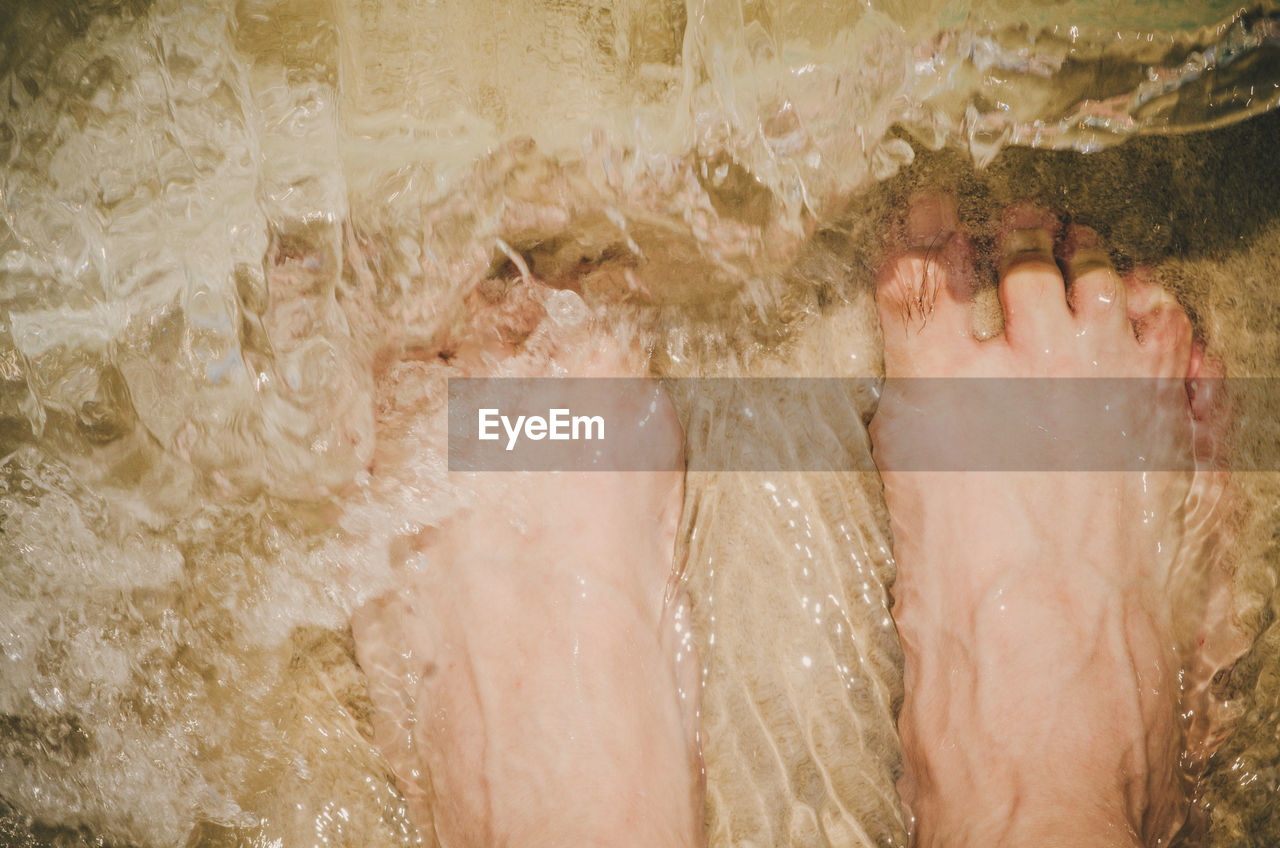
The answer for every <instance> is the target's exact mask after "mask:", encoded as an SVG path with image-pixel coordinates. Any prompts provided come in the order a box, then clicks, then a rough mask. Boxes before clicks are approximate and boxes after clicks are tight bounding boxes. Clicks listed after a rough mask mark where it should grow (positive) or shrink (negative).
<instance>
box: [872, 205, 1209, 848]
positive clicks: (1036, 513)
mask: <svg viewBox="0 0 1280 848" xmlns="http://www.w3.org/2000/svg"><path fill="white" fill-rule="evenodd" d="M906 230H907V233H906V235H907V239H908V241H909V244H908V245H906V248H907V249H905V250H904V252H902V253H901V254H899V255H897V256H896V257H894V258H893V259H892V260H891V261H890V262H889V263H888V264H887V265H886V267H885V268H884V270H883V271H882V274H881V279H880V281H879V287H878V291H877V304H878V307H879V310H880V320H881V327H882V330H883V334H884V344H885V370H886V374H887V376H888V378H889V382H888V384H887V386H886V391H885V395H884V398H883V401H882V403H881V406H880V409H879V411H878V412H877V414H876V417H875V418H874V419H873V421H872V442H873V445H874V451H875V457H876V462H877V464H878V466H879V467H880V468H881V472H882V477H883V480H884V486H885V499H886V503H887V506H888V509H889V514H890V519H891V525H892V529H893V534H894V540H895V558H896V560H897V562H898V568H899V576H898V580H897V583H896V585H895V586H894V588H893V595H894V603H895V606H894V609H893V614H894V619H895V620H896V623H897V626H898V629H899V632H900V635H901V638H902V643H903V650H904V654H905V658H906V667H905V689H906V697H905V700H904V702H903V706H902V712H901V714H900V717H899V732H900V735H901V739H902V745H903V751H904V758H905V764H906V774H905V776H904V778H903V780H902V782H901V785H900V789H901V792H902V796H903V801H904V803H905V804H906V805H907V807H908V808H909V810H910V811H911V813H912V814H913V816H914V819H915V841H916V844H917V845H919V846H946V848H961V846H1028V845H1036V846H1079V847H1080V848H1085V846H1110V845H1116V846H1120V845H1127V846H1133V845H1139V844H1146V845H1162V844H1168V842H1169V840H1170V839H1171V838H1172V837H1173V835H1174V834H1175V833H1176V831H1177V830H1178V829H1179V827H1180V826H1181V824H1182V822H1183V820H1184V818H1185V816H1186V809H1187V798H1186V792H1185V781H1184V776H1183V775H1182V773H1181V772H1180V769H1179V761H1180V758H1181V757H1182V756H1183V755H1184V744H1185V741H1186V740H1185V730H1184V728H1183V726H1182V724H1181V723H1180V720H1179V707H1180V697H1181V695H1182V693H1181V691H1180V671H1181V670H1182V668H1183V666H1184V665H1187V664H1193V658H1191V657H1189V656H1186V655H1185V654H1180V652H1179V647H1180V645H1179V642H1180V640H1179V638H1178V628H1179V625H1178V623H1177V622H1176V621H1175V619H1177V618H1178V616H1177V615H1175V611H1174V610H1173V609H1172V608H1171V607H1172V604H1171V600H1170V589H1169V585H1170V579H1171V575H1172V574H1174V573H1175V571H1177V572H1179V573H1181V574H1183V575H1184V576H1185V573H1186V571H1187V570H1188V569H1190V570H1195V569H1197V568H1201V569H1203V568H1208V567H1209V565H1210V563H1209V558H1207V557H1206V555H1205V552H1204V551H1203V550H1198V549H1194V546H1192V545H1191V542H1193V541H1196V540H1195V539H1192V538H1189V536H1188V524H1189V520H1190V518H1191V517H1192V516H1193V514H1194V520H1195V522H1196V523H1197V524H1198V525H1204V524H1206V523H1208V524H1211V523H1212V520H1213V519H1212V515H1211V514H1209V513H1208V512H1206V510H1209V508H1210V507H1211V506H1212V504H1211V503H1209V501H1207V500H1206V499H1205V498H1204V497H1202V496H1203V495H1204V494H1205V492H1206V491H1208V490H1210V489H1212V490H1213V491H1214V493H1215V495H1216V493H1217V492H1219V491H1220V490H1221V487H1220V486H1219V485H1217V482H1215V485H1214V486H1209V487H1207V486H1206V485H1205V482H1204V481H1205V479H1207V477H1206V474H1205V472H1204V471H1203V470H1202V471H1201V472H1199V473H1198V472H1196V471H1195V470H1193V469H1194V465H1195V462H1194V458H1195V451H1196V448H1197V441H1199V440H1198V439H1197V435H1196V434H1197V427H1199V428H1200V431H1201V435H1203V430H1204V422H1203V421H1201V422H1197V418H1196V416H1197V414H1201V415H1202V417H1203V413H1204V412H1205V411H1204V410H1203V409H1200V408H1198V407H1197V408H1195V409H1193V404H1192V401H1191V399H1189V396H1188V392H1187V390H1186V388H1185V386H1184V382H1185V381H1186V380H1188V378H1193V379H1194V378H1195V377H1197V376H1202V375H1203V369H1204V365H1203V357H1202V356H1200V355H1198V354H1195V352H1194V344H1193V338H1192V331H1191V323H1190V321H1189V320H1188V318H1187V316H1186V314H1185V313H1184V312H1183V310H1182V309H1181V308H1180V307H1179V306H1178V304H1177V303H1176V302H1175V301H1174V299H1173V298H1172V297H1171V296H1169V295H1168V294H1167V293H1165V292H1164V291H1163V290H1161V289H1160V288H1158V287H1157V286H1155V285H1153V284H1151V283H1149V282H1145V281H1143V280H1142V279H1140V278H1138V277H1134V276H1130V277H1129V278H1122V277H1121V276H1120V275H1119V274H1117V273H1116V271H1115V270H1114V268H1112V267H1111V264H1110V262H1109V261H1108V257H1107V254H1106V253H1105V252H1104V251H1103V250H1102V249H1100V247H1099V245H1098V240H1097V237H1096V235H1095V234H1093V233H1092V232H1091V231H1089V230H1087V229H1084V228H1078V227H1073V228H1071V229H1070V230H1069V231H1063V230H1062V229H1061V228H1060V227H1059V225H1058V222H1057V221H1056V220H1055V219H1054V218H1053V217H1052V216H1050V215H1048V214H1046V213H1043V212H1041V211H1038V210H1035V209H1032V208H1029V207H1023V208H1014V209H1011V210H1009V212H1008V213H1007V214H1006V216H1005V220H1004V223H1003V226H1002V228H1001V236H1000V239H999V242H1000V243H999V245H998V247H999V249H1000V252H1001V261H1000V264H999V269H1000V270H999V289H998V291H999V297H1000V304H1001V308H1002V311H1003V317H1004V330H1003V333H1002V334H999V335H996V336H995V337H993V338H990V339H988V340H986V341H979V340H978V339H977V338H975V336H974V333H973V329H972V327H973V324H972V317H971V308H972V306H971V294H972V292H973V291H974V289H975V279H974V274H975V271H974V263H973V260H972V256H971V251H970V249H969V246H968V243H967V241H966V239H965V238H964V236H963V235H962V234H961V232H960V231H959V230H960V223H959V221H958V220H957V216H956V212H955V206H954V203H952V202H951V201H949V200H948V199H946V198H937V197H935V198H930V199H927V200H924V201H922V202H920V203H917V204H916V205H915V207H914V208H913V209H912V210H911V212H910V214H909V216H908V220H907V226H906ZM1193 354H1195V355H1194V356H1193ZM1095 377H1106V378H1126V379H1125V380H1123V381H1108V382H1110V383H1111V384H1112V385H1113V386H1114V387H1115V388H1114V390H1108V391H1109V394H1108V395H1107V396H1106V402H1105V403H1103V404H1100V405H1098V406H1089V405H1087V404H1080V403H1077V404H1075V405H1074V406H1070V407H1069V408H1067V407H1061V406H1059V407H1058V408H1057V409H1053V408H1052V406H1041V405H1040V404H1039V403H1038V402H1036V401H1035V400H1034V399H1035V398H1036V397H1038V395H1037V394H1036V393H1037V392H1040V391H1042V387H1043V386H1049V387H1053V386H1062V385H1065V383H1063V381H1061V380H1060V379H1059V378H1095ZM895 378H943V379H940V380H896V379H895ZM952 378H987V379H984V380H978V381H974V380H969V381H968V382H965V381H963V380H958V379H952ZM1025 378H1052V380H1053V382H1052V383H1050V382H1049V381H1048V380H1047V379H1044V380H1038V381H1031V380H1027V379H1025ZM1078 384H1079V385H1087V386H1097V385H1101V383H1100V382H1097V383H1095V382H1088V381H1079V382H1078ZM1011 395H1012V396H1014V397H1011ZM1082 396H1090V397H1094V398H1097V397H1100V396H1101V395H1100V394H1098V393H1097V392H1096V391H1095V392H1093V393H1092V394H1088V393H1086V395H1082ZM1028 398H1030V399H1032V401H1030V402H1029V401H1028ZM1005 403H1008V404H1009V405H1008V410H1016V414H1009V413H1008V412H1007V411H1006V410H1001V412H1003V414H1004V416H1005V417H1004V419H1003V420H1001V421H999V423H998V425H997V428H996V429H997V430H998V431H999V432H998V433H997V434H996V436H995V437H994V438H992V433H991V429H992V428H991V417H990V415H989V412H990V408H991V407H992V406H993V405H994V406H996V407H999V406H1000V405H1001V404H1005ZM1001 412H998V413H997V414H1001ZM939 422H945V427H940V426H939ZM975 444H977V445H986V446H988V447H981V448H979V449H976V450H975V449H974V448H973V446H974V445H975ZM1130 444H1136V445H1139V446H1140V449H1138V450H1136V451H1130V450H1115V448H1116V446H1117V445H1119V446H1121V447H1124V448H1127V447H1128V446H1129V445H1130ZM988 448H989V449H991V450H994V451H996V453H997V454H998V456H996V457H995V458H994V460H993V461H991V462H989V463H988V464H985V465H984V464H983V460H984V458H985V459H988V460H990V459H992V457H990V456H987V455H985V454H983V451H984V450H988ZM956 451H959V452H961V453H964V452H965V451H968V453H967V454H965V455H966V457H967V458H968V461H969V462H970V468H971V469H972V468H977V469H979V470H967V471H954V470H948V471H943V470H938V469H939V468H941V467H952V466H946V465H945V463H944V464H943V465H936V464H934V465H931V464H929V462H930V461H929V460H926V461H924V462H922V461H921V459H920V458H921V457H926V458H928V457H941V458H943V459H945V458H946V457H947V456H948V455H951V454H954V453H955V452H956ZM1044 451H1048V452H1049V453H1051V454H1052V457H1053V461H1052V462H1051V463H1050V465H1051V467H1053V468H1055V469H1060V470H1053V471H1050V470H1045V469H1044V468H1039V467H1036V466H1034V465H1026V464H1024V465H1019V464H1018V463H1019V462H1025V461H1026V459H1027V457H1036V456H1039V455H1041V453H1042V452H1044ZM1100 457H1101V458H1102V459H1101V460H1100V459H1099V458H1100ZM1135 457H1136V459H1135ZM1129 461H1134V462H1137V465H1135V466H1131V465H1129V464H1126V463H1127V462H1129ZM1073 463H1074V464H1073ZM1071 468H1078V469H1088V470H1065V471H1064V470H1061V469H1071ZM906 469H912V470H906ZM983 469H986V470H983ZM1019 469H1022V470H1019ZM1219 482H1220V481H1219ZM1193 492H1195V493H1196V494H1197V497H1191V496H1192V493H1193ZM1193 502H1194V508H1193V507H1190V506H1188V504H1190V503H1193ZM1215 611H1216V612H1217V613H1218V614H1221V613H1222V610H1221V609H1220V607H1215ZM1179 614H1180V613H1179ZM1204 627H1205V630H1206V631H1207V630H1209V629H1212V628H1211V627H1210V626H1209V625H1207V624H1206V625H1204ZM1202 635H1203V634H1202ZM1200 641H1203V638H1202V639H1201V640H1200Z"/></svg>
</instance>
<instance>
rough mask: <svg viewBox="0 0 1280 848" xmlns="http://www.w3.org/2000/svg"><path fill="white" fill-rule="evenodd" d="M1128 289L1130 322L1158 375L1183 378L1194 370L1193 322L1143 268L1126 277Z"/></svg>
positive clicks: (1171, 296)
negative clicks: (1192, 363) (1192, 364)
mask: <svg viewBox="0 0 1280 848" xmlns="http://www.w3.org/2000/svg"><path fill="white" fill-rule="evenodd" d="M1125 289H1126V298H1127V301H1128V314H1129V320H1130V321H1131V322H1132V323H1133V327H1134V332H1135V333H1136V334H1137V337H1138V343H1139V345H1140V346H1141V347H1142V350H1143V351H1144V352H1145V353H1146V355H1147V356H1148V357H1149V358H1150V359H1151V361H1153V362H1154V363H1155V368H1156V372H1157V376H1160V377H1177V378H1184V377H1185V376H1186V375H1187V374H1188V373H1189V370H1190V367H1191V353H1192V341H1193V335H1192V328H1191V319H1190V318H1188V317H1187V313H1186V312H1185V311H1184V310H1183V309H1182V307H1181V306H1180V305H1178V301H1177V299H1175V298H1174V296H1173V295H1171V294H1169V293H1168V292H1167V291H1165V290H1164V289H1163V288H1162V287H1161V286H1159V285H1157V284H1156V283H1155V282H1154V281H1153V280H1152V278H1151V276H1150V274H1149V272H1147V271H1146V270H1144V269H1139V270H1138V271H1135V272H1134V273H1133V274H1130V275H1129V276H1128V277H1126V279H1125Z"/></svg>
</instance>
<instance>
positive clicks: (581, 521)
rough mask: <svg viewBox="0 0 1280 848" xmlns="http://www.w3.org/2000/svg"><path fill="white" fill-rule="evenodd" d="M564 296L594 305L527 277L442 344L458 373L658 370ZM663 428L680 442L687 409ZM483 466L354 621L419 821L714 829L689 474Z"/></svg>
mask: <svg viewBox="0 0 1280 848" xmlns="http://www.w3.org/2000/svg"><path fill="white" fill-rule="evenodd" d="M557 298H558V299H560V300H563V299H565V298H568V299H570V300H575V301H576V296H574V295H570V294H568V293H565V292H561V293H554V292H550V291H549V290H544V289H542V288H541V286H537V285H536V284H527V285H524V286H517V287H516V288H515V289H513V290H512V291H511V292H509V293H508V294H507V296H506V297H505V300H504V302H503V304H502V305H501V306H500V307H484V308H481V309H479V310H478V314H477V315H474V316H473V319H472V327H471V328H470V330H469V331H468V332H467V333H466V334H465V338H463V339H459V340H458V341H457V343H456V344H453V345H450V347H449V349H448V350H447V352H445V353H442V357H443V356H445V355H447V356H448V358H449V359H450V360H451V361H452V365H451V366H449V367H451V368H454V369H456V373H457V375H459V376H493V375H501V376H506V377H541V376H577V377H588V376H632V377H634V376H643V375H644V371H645V369H644V363H643V360H642V359H640V358H639V357H638V356H637V355H636V353H635V352H634V351H633V350H631V349H629V348H628V347H627V346H626V345H625V344H623V343H621V342H619V341H618V340H617V339H615V338H614V337H613V336H611V335H609V334H608V333H606V332H604V331H602V330H600V329H597V328H590V327H588V326H587V322H586V319H585V318H583V319H582V320H581V321H579V322H577V325H575V326H572V327H570V328H568V329H566V328H565V327H563V326H561V327H559V328H552V325H553V324H556V323H557V322H556V321H552V320H550V319H548V318H547V312H548V311H551V312H555V311H556V309H555V307H556V306H557V305H558V306H559V307H564V308H568V307H572V306H575V304H574V303H569V304H565V303H558V302H556V300H557ZM519 301H523V302H519ZM576 307H577V308H578V310H579V311H585V310H582V308H581V307H582V305H581V302H580V301H576ZM561 311H562V312H563V311H564V310H563V309H561ZM570 311H573V310H570ZM560 323H563V322H560ZM570 323H573V322H570ZM442 367H443V366H442ZM451 373H452V372H451ZM596 412H601V413H605V414H606V415H612V414H614V413H616V414H618V415H621V414H624V412H625V410H623V409H619V410H596ZM651 424H652V425H654V426H656V427H657V428H658V429H659V430H660V431H661V434H662V438H663V439H665V440H666V441H667V442H669V443H670V447H671V450H672V451H673V452H678V451H679V450H680V438H681V437H680V430H679V425H678V423H677V422H676V419H675V416H674V412H673V410H672V409H671V408H670V406H669V405H666V406H661V405H659V406H658V407H656V408H655V411H654V413H653V415H652V416H651ZM464 478H465V482H462V483H460V488H461V489H462V490H463V491H462V497H463V498H465V500H466V503H465V505H464V506H463V507H462V508H461V510H460V512H459V513H458V514H457V515H456V516H455V517H454V518H452V519H451V520H450V521H449V522H448V523H446V524H445V525H444V526H442V527H439V528H434V529H432V530H429V531H425V532H423V533H421V534H418V535H416V536H414V537H412V538H407V539H406V540H405V548H404V550H403V551H401V552H400V558H401V559H402V561H403V564H402V567H401V572H400V579H401V585H400V586H399V587H398V588H397V589H396V591H394V592H392V593H390V594H389V595H387V596H385V597H382V598H380V599H378V600H376V601H374V602H372V603H370V604H368V605H366V606H365V607H363V608H362V609H360V610H358V611H357V613H356V614H355V615H354V616H353V618H352V623H351V626H352V632H353V634H354V636H355V641H356V653H357V657H358V659H359V661H360V664H361V666H362V667H363V668H364V670H365V672H366V674H367V675H368V677H369V681H370V693H371V696H372V699H373V703H374V707H375V715H374V727H375V735H376V737H377V741H378V744H379V747H380V748H381V749H382V751H383V753H384V754H385V756H386V758H387V760H388V762H389V763H390V765H391V767H392V769H393V771H394V772H395V775H396V778H397V783H398V784H399V786H400V788H401V790H402V791H403V792H404V794H405V797H406V799H407V801H408V802H409V806H410V811H411V813H412V815H413V818H414V820H415V823H416V824H417V825H418V827H419V828H420V829H422V830H423V831H426V832H429V833H433V834H434V836H435V837H436V838H437V839H438V841H439V843H440V844H441V845H446V846H450V848H458V847H459V846H483V848H489V846H496V845H503V846H512V848H520V846H541V845H547V846H552V845H554V846H563V845H593V846H637V848H650V846H659V845H661V846H672V848H679V846H694V845H697V844H699V843H700V841H701V836H700V828H699V821H700V815H701V799H700V779H699V776H698V775H699V770H698V755H697V749H696V744H695V736H694V724H693V722H694V715H695V710H696V705H695V704H694V699H696V695H697V692H696V685H690V683H691V681H688V680H681V679H680V675H681V674H686V673H687V670H688V669H691V668H693V665H694V663H693V660H692V658H691V657H688V656H686V657H685V658H684V661H683V662H680V661H678V658H677V657H678V652H679V651H680V646H679V645H678V644H677V628H676V627H675V626H674V622H673V620H672V618H673V616H675V615H676V614H677V612H678V609H679V598H678V597H677V598H676V599H675V600H672V598H671V597H669V592H668V585H669V580H670V578H671V572H672V555H673V545H674V540H675V532H676V522H677V520H678V516H679V510H680V505H681V493H682V475H681V474H680V473H677V472H638V473H627V472H593V473H588V472H555V473H550V472H544V473H522V472H521V473H511V472H508V473H478V474H471V475H469V476H468V475H464V474H458V475H456V478H455V482H456V481H457V480H459V479H464Z"/></svg>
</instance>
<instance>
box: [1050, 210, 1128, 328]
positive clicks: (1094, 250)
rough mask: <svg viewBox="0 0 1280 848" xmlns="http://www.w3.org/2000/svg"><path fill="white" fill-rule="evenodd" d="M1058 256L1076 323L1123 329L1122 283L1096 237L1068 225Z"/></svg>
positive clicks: (1089, 232)
mask: <svg viewBox="0 0 1280 848" xmlns="http://www.w3.org/2000/svg"><path fill="white" fill-rule="evenodd" d="M1061 256H1062V267H1063V268H1064V269H1065V270H1066V279H1067V293H1068V298H1067V299H1068V302H1069V303H1070V305H1071V311H1072V312H1073V313H1074V314H1075V316H1076V320H1077V322H1079V323H1082V324H1084V325H1086V326H1089V325H1100V326H1104V327H1111V328H1115V329H1123V328H1124V326H1125V320H1126V316H1127V313H1126V312H1125V287H1124V283H1123V282H1122V281H1121V279H1120V275H1119V274H1117V273H1116V269H1115V268H1114V267H1113V266H1112V264H1111V257H1110V256H1109V255H1108V254H1107V251H1106V250H1105V249H1104V248H1103V246H1102V242H1101V240H1100V239H1099V238H1098V234H1097V233H1096V232H1094V231H1093V230H1091V229H1089V228H1088V227H1082V226H1078V225H1072V226H1071V227H1069V228H1067V233H1066V238H1065V239H1064V243H1063V249H1062V253H1061Z"/></svg>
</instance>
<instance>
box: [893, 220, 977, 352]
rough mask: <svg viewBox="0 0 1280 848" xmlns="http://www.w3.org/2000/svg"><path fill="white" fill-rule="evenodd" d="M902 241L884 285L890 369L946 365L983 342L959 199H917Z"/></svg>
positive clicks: (967, 242)
mask: <svg viewBox="0 0 1280 848" xmlns="http://www.w3.org/2000/svg"><path fill="white" fill-rule="evenodd" d="M897 241H898V243H899V252H897V253H896V254H895V255H894V256H892V257H891V258H890V259H889V261H887V262H886V263H885V264H884V266H882V268H881V269H880V274H879V278H878V280H877V286H876V306H877V308H878V310H879V314H880V329H881V332H882V333H883V335H884V350H885V371H886V373H888V374H890V375H894V374H915V375H921V376H923V375H929V374H941V373H944V372H945V371H946V370H947V369H948V366H950V365H954V364H955V363H957V362H959V361H962V360H963V359H964V358H965V356H966V355H967V353H968V352H970V351H971V350H972V349H974V348H976V346H977V341H976V340H975V339H974V337H973V330H972V325H971V321H970V308H969V304H970V299H971V293H972V291H973V280H974V273H973V258H972V248H971V247H970V244H969V241H968V239H967V238H965V236H964V235H963V234H962V233H961V232H959V220H958V216H957V213H956V204H955V200H954V199H953V198H951V197H947V196H941V195H931V196H927V197H924V198H921V199H920V200H917V201H916V202H915V203H913V204H912V206H911V209H910V210H909V211H908V213H907V216H906V219H905V221H904V223H903V226H902V232H901V233H900V234H899V236H898V238H897Z"/></svg>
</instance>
